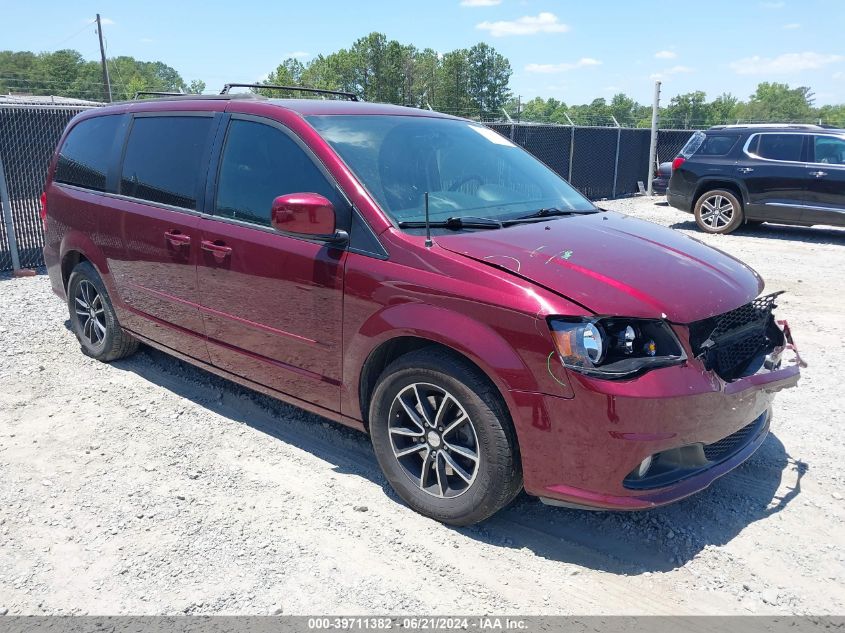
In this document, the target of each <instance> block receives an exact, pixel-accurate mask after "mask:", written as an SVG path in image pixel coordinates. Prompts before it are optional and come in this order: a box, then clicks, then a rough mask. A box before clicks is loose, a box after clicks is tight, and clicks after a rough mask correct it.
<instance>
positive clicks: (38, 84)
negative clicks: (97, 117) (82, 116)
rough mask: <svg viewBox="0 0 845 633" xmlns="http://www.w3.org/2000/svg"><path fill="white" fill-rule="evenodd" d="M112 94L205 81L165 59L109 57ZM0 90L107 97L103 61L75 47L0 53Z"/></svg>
mask: <svg viewBox="0 0 845 633" xmlns="http://www.w3.org/2000/svg"><path fill="white" fill-rule="evenodd" d="M106 63H107V66H108V69H109V75H110V83H111V89H112V98H113V99H114V100H115V101H118V100H122V99H131V98H132V97H133V96H134V95H135V93H136V92H137V91H140V90H151V91H157V92H188V93H197V94H198V93H201V92H203V91H204V90H205V83H203V82H202V81H199V80H194V81H191V82H190V83H186V82H185V80H184V79H182V76H181V75H180V74H179V73H178V72H177V71H176V70H175V69H174V68H172V67H170V66H168V65H167V64H165V63H163V62H144V61H139V60H137V59H135V58H133V57H127V56H120V57H111V58H109V59H107V60H106ZM0 94H32V95H53V96H58V97H74V98H77V99H88V100H91V101H103V100H105V99H106V98H107V96H106V90H105V84H104V83H103V70H102V66H101V65H100V62H97V61H86V60H85V58H84V57H83V56H82V54H81V53H80V52H78V51H75V50H71V49H63V50H58V51H55V52H52V53H32V52H30V51H17V52H14V51H0Z"/></svg>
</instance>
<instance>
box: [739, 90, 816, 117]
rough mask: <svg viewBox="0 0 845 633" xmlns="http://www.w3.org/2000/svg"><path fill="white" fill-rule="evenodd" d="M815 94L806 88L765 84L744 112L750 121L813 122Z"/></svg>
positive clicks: (752, 96) (752, 97)
mask: <svg viewBox="0 0 845 633" xmlns="http://www.w3.org/2000/svg"><path fill="white" fill-rule="evenodd" d="M813 115H814V112H813V93H812V91H811V90H810V89H809V88H807V87H805V86H800V87H798V88H790V87H789V85H788V84H780V83H769V82H763V83H761V84H760V85H758V86H757V90H756V91H755V92H754V94H753V95H751V98H750V99H749V100H748V104H747V105H746V106H745V107H744V108H743V110H742V117H743V119H745V120H748V121H763V122H766V121H781V122H790V121H791V122H802V121H804V122H806V121H811V120H813V118H814V117H813Z"/></svg>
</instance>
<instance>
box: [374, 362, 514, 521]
mask: <svg viewBox="0 0 845 633" xmlns="http://www.w3.org/2000/svg"><path fill="white" fill-rule="evenodd" d="M369 417H370V435H371V438H372V442H373V448H374V450H375V454H376V458H377V459H378V462H379V465H380V466H381V468H382V471H383V472H384V475H385V477H386V478H387V480H388V482H389V483H390V485H391V486H392V487H393V489H394V490H395V491H396V493H397V494H398V495H399V496H400V497H401V498H402V499H403V500H404V501H405V502H406V503H407V504H408V505H409V506H410V507H411V508H413V509H414V510H416V511H417V512H419V513H420V514H424V515H425V516H428V517H431V518H433V519H435V520H437V521H441V522H443V523H448V524H451V525H471V524H473V523H477V522H479V521H483V520H484V519H486V518H488V517H489V516H491V515H492V514H494V513H496V512H497V511H498V510H500V509H501V508H503V507H504V506H506V505H507V504H508V503H510V501H511V500H512V499H513V498H514V497H515V496H516V495H517V494H518V493H519V491H520V490H521V489H522V471H521V468H520V464H519V457H518V449H517V444H516V436H515V433H514V431H513V425H512V423H511V420H510V416H509V414H508V412H507V409H506V407H505V405H504V403H503V402H502V399H501V396H500V395H499V393H498V391H497V390H496V389H495V388H494V387H493V385H491V384H490V382H489V380H487V378H486V377H485V376H484V375H483V374H481V373H480V372H479V371H478V369H477V368H475V367H474V366H472V365H471V364H470V363H468V362H467V361H465V360H463V359H462V358H460V357H457V356H455V355H452V354H449V353H448V352H445V353H444V352H442V351H440V350H436V351H435V350H433V349H431V348H429V349H422V350H418V351H415V352H411V353H409V354H406V355H404V356H402V357H400V358H398V359H397V360H395V361H394V362H393V363H391V364H390V365H389V366H388V367H387V369H385V371H384V373H383V374H382V376H381V378H380V380H379V383H378V385H377V386H376V388H375V391H374V393H373V399H372V406H371V407H370V416H369Z"/></svg>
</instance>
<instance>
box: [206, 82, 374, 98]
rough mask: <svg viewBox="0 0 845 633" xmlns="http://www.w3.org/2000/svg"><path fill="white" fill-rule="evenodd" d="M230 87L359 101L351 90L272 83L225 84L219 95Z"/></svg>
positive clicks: (226, 92) (227, 92)
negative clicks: (313, 94)
mask: <svg viewBox="0 0 845 633" xmlns="http://www.w3.org/2000/svg"><path fill="white" fill-rule="evenodd" d="M231 88H263V89H265V90H293V91H296V92H313V93H315V94H320V95H334V96H336V97H344V98H346V99H349V100H350V101H359V99H358V95H356V94H354V93H352V92H342V91H340V90H323V89H322V88H305V87H303V86H275V85H272V84H226V85H225V86H223V90H221V91H220V94H221V95H227V94H229V90H230V89H231Z"/></svg>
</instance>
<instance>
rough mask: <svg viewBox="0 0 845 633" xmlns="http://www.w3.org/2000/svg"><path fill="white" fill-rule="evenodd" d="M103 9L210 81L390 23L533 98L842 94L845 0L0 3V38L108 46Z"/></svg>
mask: <svg viewBox="0 0 845 633" xmlns="http://www.w3.org/2000/svg"><path fill="white" fill-rule="evenodd" d="M97 12H99V13H100V14H101V15H102V16H103V17H104V18H105V19H106V23H105V25H104V32H105V34H106V38H107V42H108V54H109V55H110V56H113V55H131V56H133V57H136V58H139V59H143V60H161V61H164V62H166V63H167V64H169V65H171V66H173V67H174V68H176V69H177V70H178V71H179V72H180V73H181V74H182V76H183V77H184V78H185V79H186V80H187V81H189V80H191V79H202V80H204V81H205V82H206V84H207V85H208V88H209V89H210V90H217V89H219V87H221V86H222V84H224V83H225V82H227V81H252V80H256V79H258V78H259V77H262V76H263V75H265V74H266V73H267V72H269V71H270V70H272V69H273V68H275V66H276V65H277V64H278V63H279V62H280V61H281V60H282V59H284V58H285V57H287V56H289V55H296V56H299V57H300V58H301V59H302V60H303V61H307V59H308V58H309V57H310V56H312V55H315V54H317V53H329V52H331V51H333V50H336V49H338V48H341V47H347V46H349V45H350V44H351V43H352V42H353V41H354V40H355V39H356V38H358V37H360V36H362V35H365V34H366V33H369V32H371V31H381V32H383V33H385V34H387V36H388V37H390V38H393V39H397V40H399V41H400V42H403V43H413V44H415V45H416V46H418V47H420V48H424V47H427V46H430V47H432V48H434V49H436V50H438V51H441V52H445V51H449V50H451V49H454V48H459V47H466V46H471V45H472V44H475V43H477V42H479V41H485V42H487V43H488V44H491V45H492V46H494V47H495V48H496V49H497V50H499V51H500V52H501V53H503V54H504V55H505V56H507V57H508V58H509V59H510V62H511V65H512V67H513V70H514V74H513V78H512V80H511V87H512V89H513V91H514V93H515V94H520V95H522V97H523V99H530V98H532V97H534V96H537V95H541V96H554V97H556V98H559V99H562V100H563V101H565V102H566V103H568V104H573V103H584V102H589V101H590V100H592V99H593V98H595V97H606V98H609V97H610V96H612V95H613V93H615V92H620V91H621V92H625V93H627V94H629V95H630V96H632V97H634V98H635V99H637V100H638V101H640V102H642V103H650V101H651V95H652V90H653V82H654V79H655V78H660V79H662V80H663V82H664V84H663V98H664V100H665V101H668V99H669V98H671V97H672V96H673V95H675V94H678V93H683V92H689V91H691V90H696V89H701V90H704V91H705V92H707V94H708V97H709V98H711V99H712V98H714V97H716V96H717V95H719V94H721V93H722V92H732V93H733V94H735V95H736V96H739V97H741V98H743V99H745V98H747V97H748V95H749V94H750V93H751V92H753V90H754V88H755V86H756V85H757V83H759V82H760V81H780V82H786V83H789V84H790V85H792V86H798V85H809V86H810V87H812V88H813V90H814V92H815V94H816V103H817V105H824V104H827V103H843V102H845V42H843V39H845V38H844V37H843V35H845V34H843V27H844V26H845V0H732V1H723V0H708V1H707V2H696V3H691V2H685V1H683V0H678V1H675V2H672V1H670V0H661V1H659V2H652V1H642V2H636V1H634V0H631V1H628V2H625V1H619V2H597V1H593V2H584V1H583V0H577V1H576V0H427V1H426V2H401V1H400V0H393V1H389V0H367V1H361V2H352V1H350V0H346V1H339V0H310V1H305V2H303V1H302V0H300V1H298V2H289V1H286V0H283V1H278V0H277V1H275V2H272V1H269V0H263V1H258V0H239V1H237V2H232V1H227V2H222V1H219V0H206V1H204V2H197V1H195V0H187V1H178V0H169V1H167V2H165V1H163V0H145V2H143V3H142V2H125V1H124V2H113V1H109V0H100V1H99V2H92V1H89V0H76V1H74V2H66V1H64V0H62V1H60V2H59V1H56V0H49V1H44V0H42V1H40V2H21V1H19V0H2V1H0V14H2V15H3V18H4V19H3V23H4V25H5V28H4V29H3V35H2V42H0V47H2V48H4V49H13V50H35V51H49V50H56V49H58V48H76V49H77V50H79V51H80V52H82V53H83V55H85V56H86V57H88V58H90V59H97V58H98V55H99V52H98V48H97V38H96V35H95V34H94V30H93V27H90V28H88V27H85V22H86V20H87V19H91V18H93V16H94V14H95V13H97Z"/></svg>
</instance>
